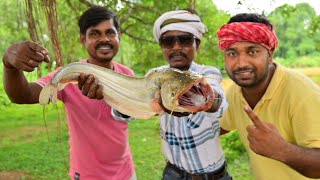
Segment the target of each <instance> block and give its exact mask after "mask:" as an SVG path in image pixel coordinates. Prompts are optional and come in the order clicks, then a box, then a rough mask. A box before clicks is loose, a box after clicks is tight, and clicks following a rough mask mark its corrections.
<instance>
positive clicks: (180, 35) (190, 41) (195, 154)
mask: <svg viewBox="0 0 320 180" xmlns="http://www.w3.org/2000/svg"><path fill="white" fill-rule="evenodd" d="M205 32H206V26H205V25H204V24H203V23H202V22H201V19H200V17H199V16H198V15H197V14H196V13H195V11H193V10H176V11H170V12H167V13H164V14H163V15H161V16H160V17H159V18H158V19H157V20H156V22H155V23H154V28H153V34H154V37H155V39H156V41H157V42H158V43H159V44H160V46H161V48H162V51H163V56H164V58H165V59H166V60H167V62H168V64H169V65H166V66H161V67H158V68H154V69H151V70H150V71H149V72H148V73H150V72H152V71H156V70H159V69H162V68H168V67H172V68H177V69H180V70H189V71H195V72H197V73H200V74H202V75H204V76H206V77H212V78H209V80H208V81H210V84H211V87H212V89H213V90H214V92H215V93H216V97H218V98H217V99H216V100H215V103H214V105H213V107H212V108H211V112H199V113H195V114H190V115H189V114H181V113H180V114H179V113H174V114H173V115H170V113H171V112H167V113H165V114H163V115H162V116H161V117H160V126H161V138H162V151H163V154H164V156H165V157H166V159H167V161H168V163H167V165H166V167H165V169H164V172H163V180H182V179H184V180H185V179H187V180H191V179H192V180H196V179H199V180H200V179H201V180H202V179H221V180H229V179H231V177H230V176H229V174H228V173H227V171H226V164H225V157H224V154H223V151H222V148H221V145H220V143H219V139H218V138H219V130H220V126H219V123H218V118H219V117H220V116H221V114H222V113H223V111H224V110H225V109H226V108H227V106H228V105H227V102H226V99H225V96H224V92H223V89H222V87H221V86H220V82H221V80H222V77H221V73H220V72H219V70H218V69H217V68H215V67H210V66H204V65H198V64H196V63H195V62H193V60H194V56H195V54H196V52H197V50H198V49H199V45H200V42H201V41H200V40H201V38H202V36H203V34H204V33H205Z"/></svg>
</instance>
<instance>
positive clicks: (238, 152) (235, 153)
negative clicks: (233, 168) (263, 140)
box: [220, 131, 246, 162]
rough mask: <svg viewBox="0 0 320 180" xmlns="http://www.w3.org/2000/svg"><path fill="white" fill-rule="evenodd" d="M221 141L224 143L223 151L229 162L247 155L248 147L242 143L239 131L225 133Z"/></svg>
mask: <svg viewBox="0 0 320 180" xmlns="http://www.w3.org/2000/svg"><path fill="white" fill-rule="evenodd" d="M220 141H221V144H222V145H223V151H224V153H225V156H226V159H227V161H228V162H233V161H235V160H237V159H238V158H239V157H241V156H242V155H246V149H245V147H244V145H243V144H242V143H241V141H240V138H239V134H238V133H237V132H235V131H232V132H229V133H228V134H226V135H223V136H222V137H221V139H220Z"/></svg>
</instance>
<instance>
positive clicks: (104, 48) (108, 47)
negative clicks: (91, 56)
mask: <svg viewBox="0 0 320 180" xmlns="http://www.w3.org/2000/svg"><path fill="white" fill-rule="evenodd" d="M98 49H102V50H108V49H110V46H100V47H99V48H98Z"/></svg>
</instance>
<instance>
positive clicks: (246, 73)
mask: <svg viewBox="0 0 320 180" xmlns="http://www.w3.org/2000/svg"><path fill="white" fill-rule="evenodd" d="M250 73H251V72H240V73H239V74H245V75H248V74H250Z"/></svg>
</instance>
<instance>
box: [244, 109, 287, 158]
mask: <svg viewBox="0 0 320 180" xmlns="http://www.w3.org/2000/svg"><path fill="white" fill-rule="evenodd" d="M243 109H244V111H245V112H246V113H247V114H248V116H249V118H250V119H251V121H252V123H253V125H249V126H247V132H248V137H247V138H248V140H249V147H250V148H251V150H252V151H254V152H255V153H257V154H260V155H262V156H265V157H269V158H272V159H275V160H281V159H283V158H284V157H285V156H286V154H287V153H286V152H285V151H286V150H287V149H288V148H286V147H288V144H289V143H288V142H287V141H286V140H285V139H284V138H283V137H282V136H281V134H280V133H279V131H278V130H277V128H276V127H275V126H274V125H273V124H271V123H265V122H263V121H262V120H261V119H260V118H259V117H258V116H257V115H256V114H255V113H254V112H253V111H252V109H251V108H250V107H249V106H248V105H245V106H244V107H243Z"/></svg>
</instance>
